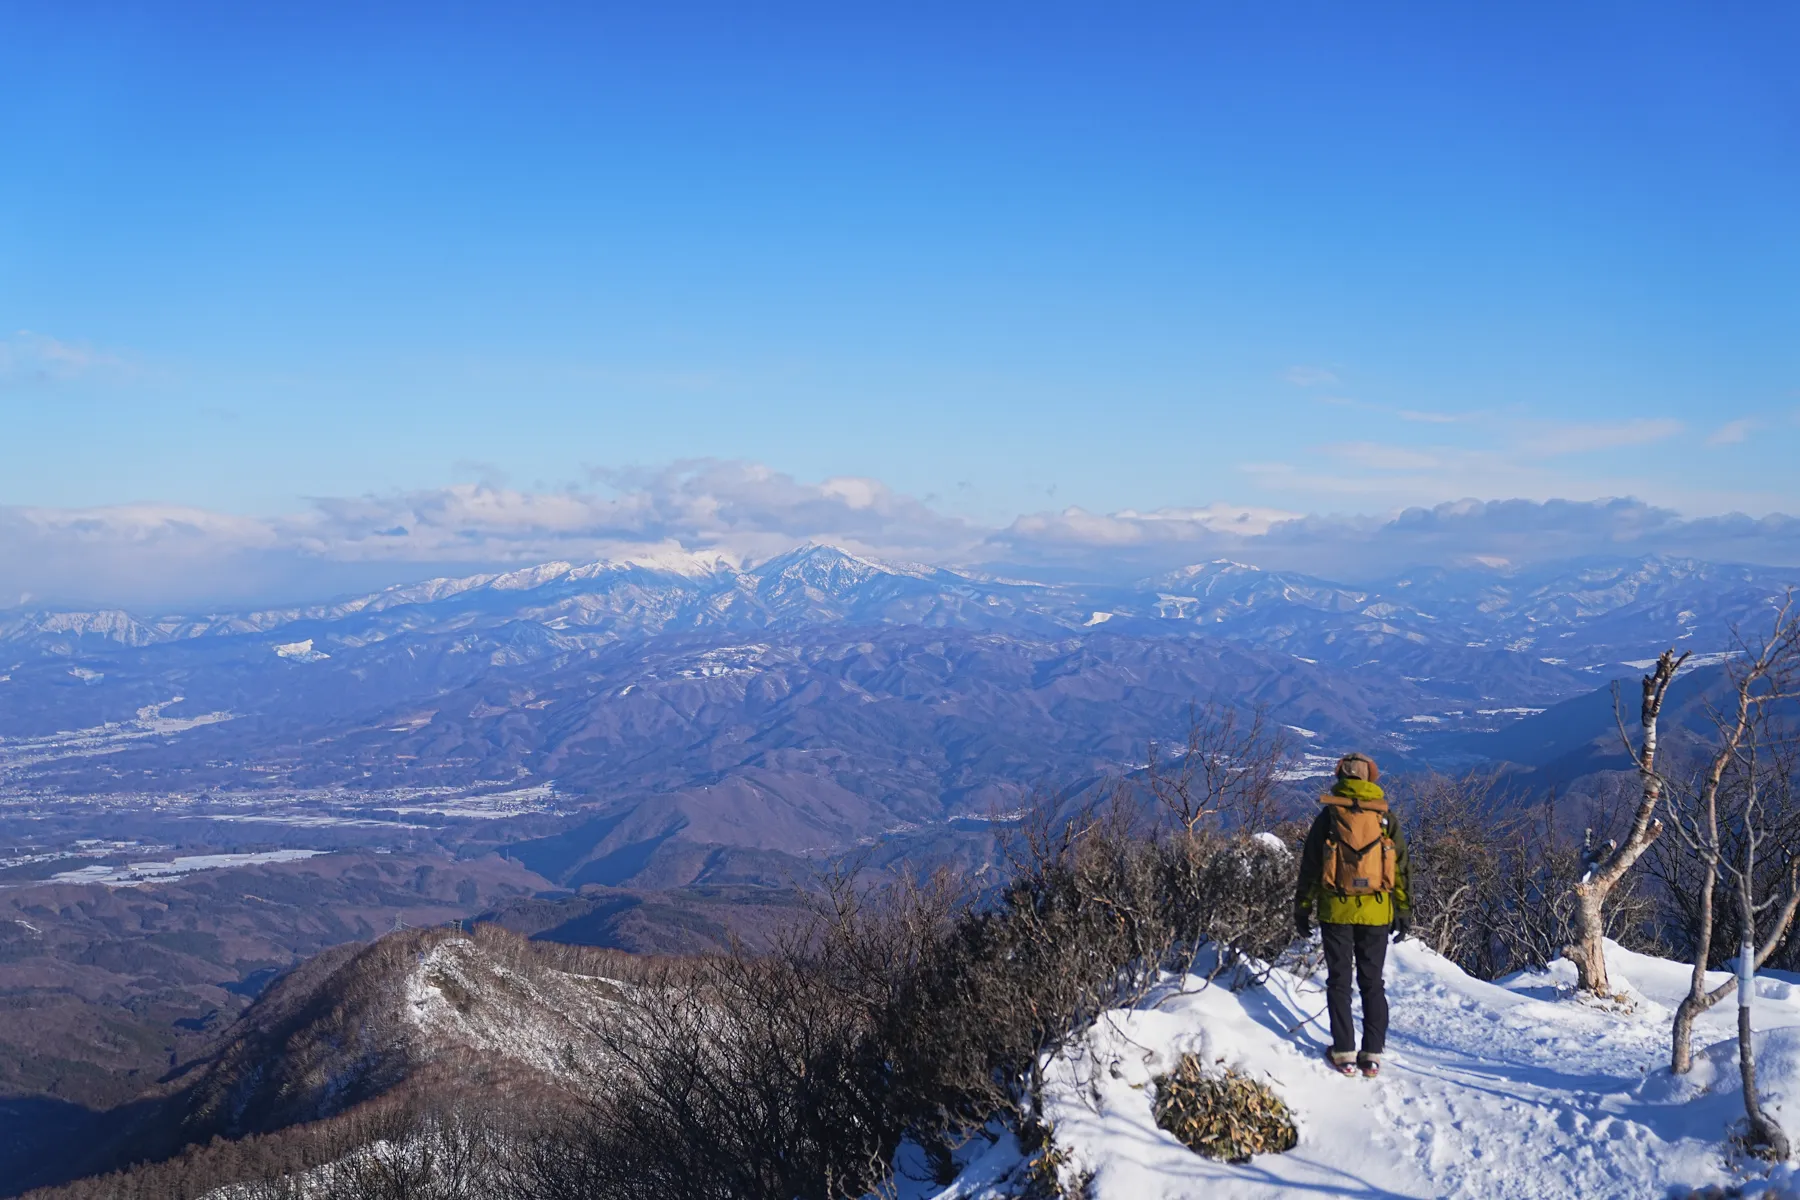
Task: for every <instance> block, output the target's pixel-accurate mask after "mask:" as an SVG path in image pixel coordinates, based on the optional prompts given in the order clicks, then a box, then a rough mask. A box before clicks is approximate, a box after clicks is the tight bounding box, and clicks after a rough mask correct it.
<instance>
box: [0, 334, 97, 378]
mask: <svg viewBox="0 0 1800 1200" xmlns="http://www.w3.org/2000/svg"><path fill="white" fill-rule="evenodd" d="M128 369H129V364H128V363H127V362H126V361H125V359H123V358H122V357H120V356H119V355H117V354H113V353H111V352H108V351H105V350H97V349H95V348H94V347H92V346H84V345H81V344H80V343H77V342H65V341H61V340H60V339H57V338H53V337H49V336H48V335H46V334H42V333H33V332H32V331H31V330H29V329H21V330H19V331H18V332H16V333H13V334H10V335H7V336H5V337H0V387H7V386H20V385H24V384H31V383H49V382H54V381H58V380H65V379H75V378H78V377H80V376H84V375H92V374H96V373H99V372H109V371H112V372H116V371H125V370H128Z"/></svg>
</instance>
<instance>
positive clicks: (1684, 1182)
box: [908, 941, 1800, 1200]
mask: <svg viewBox="0 0 1800 1200" xmlns="http://www.w3.org/2000/svg"><path fill="white" fill-rule="evenodd" d="M1609 952H1610V953H1609V961H1610V963H1611V969H1612V971H1613V982H1614V985H1615V986H1621V985H1624V986H1625V987H1626V988H1627V991H1628V994H1629V995H1630V996H1631V999H1632V1004H1631V1006H1630V1011H1609V1010H1606V1009H1602V1008H1597V1007H1594V1006H1592V1005H1590V1004H1587V1003H1584V1002H1577V1001H1575V1000H1574V999H1573V998H1572V994H1571V993H1572V985H1573V981H1574V973H1573V969H1572V968H1571V967H1569V965H1568V964H1566V963H1557V964H1553V966H1552V967H1551V969H1549V970H1547V971H1544V972H1541V973H1532V974H1526V975H1520V976H1514V977H1511V978H1509V979H1506V980H1503V981H1501V982H1499V983H1484V982H1481V981H1479V980H1475V979H1472V978H1470V977H1469V976H1467V975H1465V974H1463V972H1461V971H1460V970H1458V969H1457V968H1456V967H1455V966H1453V965H1452V964H1451V963H1449V962H1448V961H1447V960H1445V959H1443V958H1441V957H1439V956H1438V955H1436V954H1434V953H1432V952H1431V951H1430V950H1427V949H1425V948H1424V947H1423V946H1421V945H1420V944H1419V943H1418V942H1416V941H1409V942H1406V943H1403V944H1401V945H1399V946H1396V947H1393V948H1392V951H1391V953H1390V955H1389V959H1388V973H1387V977H1388V994H1389V998H1390V1002H1391V1004H1392V1008H1393V1028H1392V1032H1391V1034H1390V1040H1389V1044H1388V1053H1387V1055H1386V1058H1385V1061H1384V1063H1383V1077H1382V1078H1381V1079H1380V1080H1378V1081H1367V1080H1363V1079H1360V1078H1355V1079H1345V1078H1342V1077H1340V1076H1337V1075H1335V1074H1334V1073H1332V1072H1331V1071H1329V1070H1328V1069H1327V1068H1326V1066H1325V1065H1324V1062H1323V1052H1324V1049H1325V1047H1326V1045H1327V1044H1328V1041H1329V1039H1328V1037H1327V1035H1326V1032H1325V1028H1324V1027H1325V1018H1324V1015H1323V1011H1324V1006H1325V998H1324V992H1323V987H1322V983H1323V976H1322V974H1321V976H1320V977H1319V979H1318V980H1317V981H1315V980H1312V979H1302V978H1298V977H1296V976H1294V975H1292V974H1288V973H1286V972H1276V973H1275V975H1274V976H1273V977H1272V979H1271V980H1270V982H1269V984H1268V986H1266V987H1263V988H1252V989H1248V990H1245V991H1242V992H1237V993H1233V992H1231V991H1229V990H1228V989H1226V988H1225V987H1223V986H1219V985H1214V986H1211V987H1205V986H1203V985H1202V983H1201V981H1199V980H1197V979H1190V980H1188V981H1187V989H1186V991H1185V992H1181V991H1178V990H1176V989H1173V988H1171V989H1170V990H1169V991H1168V992H1166V993H1164V994H1162V995H1160V996H1157V997H1153V998H1152V999H1151V1001H1150V1002H1148V1003H1146V1004H1145V1005H1143V1006H1141V1007H1139V1008H1138V1009H1135V1010H1131V1011H1118V1012H1114V1013H1111V1014H1109V1015H1108V1016H1107V1017H1106V1018H1105V1019H1103V1020H1102V1021H1101V1022H1099V1023H1098V1025H1097V1026H1096V1027H1095V1028H1094V1029H1093V1030H1092V1031H1090V1033H1089V1034H1088V1035H1087V1036H1086V1037H1085V1038H1083V1039H1082V1040H1081V1041H1080V1042H1079V1043H1078V1044H1077V1045H1075V1046H1074V1047H1072V1048H1071V1049H1070V1050H1069V1051H1067V1052H1065V1053H1063V1054H1061V1055H1059V1056H1058V1057H1057V1059H1056V1060H1055V1061H1054V1062H1053V1063H1052V1064H1051V1065H1050V1070H1049V1073H1048V1077H1047V1085H1046V1089H1045V1110H1046V1113H1045V1115H1046V1116H1047V1117H1048V1119H1049V1120H1050V1122H1051V1124H1052V1126H1053V1129H1054V1133H1055V1140H1056V1144H1057V1146H1058V1147H1059V1148H1060V1149H1062V1150H1063V1151H1064V1152H1065V1153H1066V1154H1067V1156H1068V1159H1069V1162H1070V1174H1071V1175H1073V1174H1075V1173H1079V1172H1091V1173H1092V1183H1091V1185H1090V1188H1091V1190H1090V1192H1089V1195H1090V1196H1091V1197H1092V1198H1093V1200H1155V1198H1160V1197H1169V1198H1174V1197H1199V1196H1206V1197H1231V1198H1250V1197H1295V1196H1319V1197H1327V1196H1329V1197H1358V1196H1362V1197H1374V1196H1406V1197H1452V1196H1458V1197H1482V1198H1499V1197H1533V1198H1543V1197H1584V1198H1589V1200H1593V1198H1598V1197H1633V1198H1642V1197H1654V1196H1662V1195H1666V1194H1668V1193H1669V1192H1670V1190H1671V1189H1676V1190H1677V1191H1678V1192H1679V1191H1680V1190H1684V1189H1685V1188H1686V1187H1690V1186H1703V1185H1706V1184H1712V1183H1722V1184H1727V1185H1730V1184H1733V1183H1740V1182H1744V1181H1746V1180H1748V1181H1755V1182H1754V1183H1753V1186H1752V1189H1751V1190H1750V1191H1748V1192H1747V1193H1746V1194H1765V1195H1768V1196H1786V1195H1790V1194H1791V1195H1793V1196H1800V1186H1796V1184H1797V1181H1800V1177H1797V1176H1795V1175H1794V1174H1793V1172H1792V1169H1791V1168H1789V1167H1785V1166H1784V1167H1781V1168H1778V1169H1777V1170H1776V1173H1775V1175H1776V1177H1775V1179H1773V1180H1770V1181H1769V1182H1768V1183H1762V1182H1761V1180H1762V1177H1763V1176H1765V1175H1766V1174H1767V1173H1768V1168H1767V1167H1766V1165H1764V1164H1760V1163H1756V1162H1754V1161H1752V1162H1746V1161H1744V1160H1743V1159H1742V1158H1741V1157H1740V1156H1735V1155H1733V1154H1731V1153H1730V1151H1729V1149H1728V1147H1729V1140H1728V1139H1729V1137H1730V1135H1731V1134H1732V1133H1733V1132H1734V1131H1735V1129H1736V1128H1737V1127H1739V1126H1741V1120H1742V1115H1743V1108H1742V1103H1741V1094H1740V1091H1739V1084H1738V1075H1737V1062H1736V1055H1735V1025H1736V1020H1737V1014H1736V1008H1735V1007H1734V1006H1733V1003H1734V1002H1727V1003H1726V1004H1722V1005H1720V1006H1719V1007H1718V1008H1716V1009H1715V1010H1714V1011H1713V1012H1712V1013H1711V1014H1709V1015H1708V1016H1707V1017H1706V1018H1704V1019H1703V1020H1702V1022H1701V1025H1700V1028H1699V1029H1698V1030H1697V1033H1696V1039H1695V1044H1696V1047H1697V1053H1696V1059H1697V1061H1696V1064H1695V1067H1694V1070H1693V1072H1692V1073H1691V1074H1690V1075H1688V1076H1687V1077H1685V1078H1676V1077H1673V1076H1671V1075H1670V1074H1669V1071H1668V1046H1669V1018H1670V1016H1671V1013H1672V1009H1673V1006H1674V1005H1675V1003H1676V1002H1677V1001H1678V1000H1679V998H1680V996H1681V995H1682V994H1683V993H1684V992H1685V990H1686V977H1687V970H1686V968H1684V967H1682V966H1680V965H1679V964H1676V963H1671V962H1667V961H1664V960H1660V959H1655V958H1648V957H1645V956H1642V955H1637V954H1632V953H1630V952H1628V951H1625V950H1623V949H1621V948H1619V947H1616V946H1609ZM1720 978H1723V977H1722V976H1721V977H1720ZM1754 1012H1755V1026H1756V1028H1757V1029H1758V1030H1759V1033H1758V1039H1757V1040H1758V1044H1759V1054H1760V1057H1761V1060H1762V1061H1761V1063H1760V1068H1761V1077H1760V1079H1759V1085H1760V1086H1759V1088H1758V1091H1759V1093H1760V1094H1761V1095H1762V1096H1763V1099H1764V1103H1765V1106H1766V1107H1767V1108H1768V1109H1769V1110H1770V1111H1771V1112H1772V1113H1773V1114H1774V1115H1775V1116H1776V1118H1777V1119H1778V1120H1780V1121H1781V1122H1782V1124H1783V1126H1784V1128H1786V1129H1788V1130H1789V1132H1790V1136H1796V1135H1800V978H1796V977H1792V976H1783V975H1776V974H1770V975H1766V976H1764V977H1763V978H1762V979H1761V980H1760V981H1759V987H1758V996H1757V1000H1756V1006H1755V1010H1754ZM1185 1052H1192V1053H1196V1054H1198V1055H1200V1056H1201V1057H1202V1059H1203V1061H1206V1062H1208V1063H1212V1064H1215V1065H1218V1066H1221V1067H1223V1066H1234V1067H1237V1068H1238V1069H1240V1070H1243V1071H1245V1072H1246V1073H1249V1074H1251V1075H1253V1076H1255V1077H1257V1078H1259V1079H1262V1080H1264V1081H1265V1082H1267V1083H1269V1084H1271V1085H1272V1086H1273V1087H1274V1088H1275V1090H1276V1091H1277V1092H1279V1093H1280V1094H1281V1096H1282V1098H1283V1099H1284V1100H1285V1101H1286V1102H1287V1103H1288V1105H1289V1106H1290V1108H1291V1109H1292V1111H1293V1113H1294V1117H1295V1120H1296V1122H1297V1124H1298V1126H1299V1129H1300V1142H1299V1145H1298V1146H1297V1147H1296V1148H1295V1149H1293V1150H1292V1151H1290V1152H1288V1153H1286V1154H1275V1155H1259V1156H1257V1157H1256V1158H1255V1159H1253V1160H1252V1161H1250V1162H1249V1163H1247V1164H1244V1165H1230V1164H1227V1163H1223V1162H1216V1161H1212V1160H1207V1159H1203V1158H1201V1157H1199V1156H1197V1155H1195V1154H1193V1153H1191V1152H1190V1151H1188V1150H1187V1149H1186V1148H1185V1147H1183V1146H1182V1145H1181V1144H1180V1143H1178V1142H1177V1141H1176V1140H1175V1139H1174V1138H1173V1137H1171V1136H1170V1135H1169V1134H1167V1133H1165V1132H1163V1131H1162V1130H1160V1129H1159V1128H1157V1126H1156V1124H1155V1121H1154V1119H1153V1116H1152V1103H1153V1096H1154V1086H1153V1085H1152V1083H1151V1081H1152V1079H1153V1078H1154V1077H1156V1076H1157V1075H1160V1074H1162V1073H1163V1072H1164V1071H1166V1070H1167V1069H1168V1068H1169V1067H1170V1066H1172V1065H1173V1063H1174V1061H1175V1059H1176V1058H1177V1057H1178V1056H1179V1055H1181V1054H1182V1053H1185ZM1796 1141H1797V1143H1800V1136H1797V1137H1796ZM1019 1168H1020V1156H1019V1154H1018V1152H1017V1149H1016V1147H1014V1146H1012V1145H1011V1143H1010V1142H1002V1143H1001V1144H998V1145H995V1146H994V1147H992V1148H991V1149H988V1150H986V1151H985V1152H984V1153H982V1154H980V1155H979V1156H977V1157H976V1158H975V1159H974V1160H973V1161H972V1162H971V1163H970V1164H969V1166H968V1168H967V1169H966V1170H965V1171H964V1172H963V1174H962V1176H961V1177H960V1178H959V1179H958V1181H957V1182H956V1183H954V1184H953V1185H952V1186H951V1187H949V1188H948V1190H943V1189H940V1188H936V1187H930V1186H925V1185H922V1184H912V1185H911V1189H910V1191H909V1192H908V1194H909V1195H911V1196H915V1197H935V1200H988V1198H990V1197H1000V1196H1007V1195H1015V1194H1017V1185H1016V1182H1015V1179H1016V1173H1017V1172H1018V1171H1019ZM1790 1187H1792V1188H1794V1189H1795V1190H1793V1191H1792V1192H1791V1193H1790V1192H1789V1190H1788V1189H1789V1188H1790ZM1764 1188H1767V1189H1769V1190H1767V1191H1766V1192H1765V1191H1763V1189H1764Z"/></svg>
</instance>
